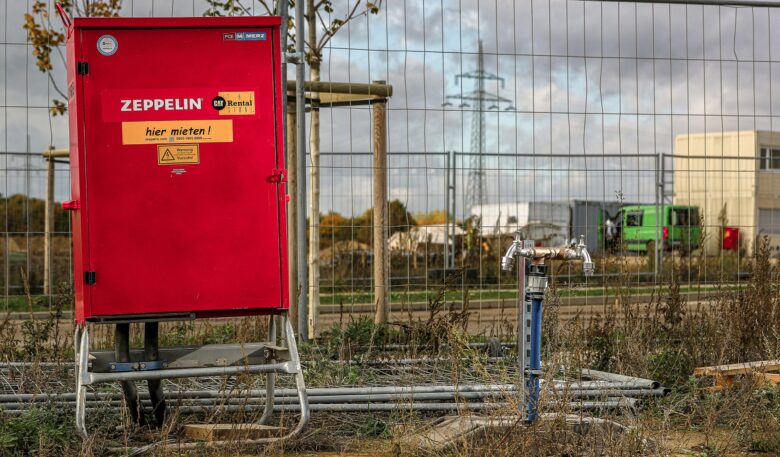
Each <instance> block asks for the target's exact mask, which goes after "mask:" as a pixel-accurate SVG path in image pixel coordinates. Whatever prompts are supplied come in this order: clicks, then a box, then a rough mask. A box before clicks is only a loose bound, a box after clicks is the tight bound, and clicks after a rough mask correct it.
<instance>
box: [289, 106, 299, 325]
mask: <svg viewBox="0 0 780 457" xmlns="http://www.w3.org/2000/svg"><path fill="white" fill-rule="evenodd" d="M296 116H297V115H296V113H295V103H287V163H288V164H289V165H287V195H289V196H291V197H293V198H295V196H296V195H298V167H297V166H296V162H297V160H298V154H297V150H296V149H295V148H296V142H295V136H296V135H295V129H296V127H297V125H298V122H297V119H296ZM297 228H298V205H297V204H296V202H295V201H294V200H292V199H291V201H290V202H289V203H288V204H287V248H288V249H287V252H288V259H287V265H288V268H289V271H288V278H289V290H290V292H289V293H290V300H291V301H293V300H295V298H296V297H298V287H299V284H298V237H297V236H296V230H297ZM288 316H289V318H290V323H291V324H292V326H293V328H294V329H297V328H298V307H297V303H295V304H292V303H291V304H290V310H289V311H288Z"/></svg>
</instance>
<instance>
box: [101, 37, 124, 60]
mask: <svg viewBox="0 0 780 457" xmlns="http://www.w3.org/2000/svg"><path fill="white" fill-rule="evenodd" d="M117 49H119V43H117V41H116V38H114V37H113V36H112V35H103V36H101V37H100V38H98V40H97V50H98V52H99V53H101V54H103V55H104V56H113V55H114V54H115V53H116V50H117Z"/></svg>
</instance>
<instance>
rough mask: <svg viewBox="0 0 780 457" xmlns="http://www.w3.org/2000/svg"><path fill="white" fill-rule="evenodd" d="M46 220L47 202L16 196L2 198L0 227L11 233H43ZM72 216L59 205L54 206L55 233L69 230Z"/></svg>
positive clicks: (0, 200) (0, 199) (0, 198)
mask: <svg viewBox="0 0 780 457" xmlns="http://www.w3.org/2000/svg"><path fill="white" fill-rule="evenodd" d="M45 220H46V202H45V201H44V200H41V199H39V198H27V196H26V195H21V194H16V195H11V196H10V197H7V198H6V197H2V196H0V227H5V229H4V230H5V231H6V232H10V233H20V234H21V233H28V232H37V233H43V231H44V230H45V224H46V222H45ZM69 220H70V215H69V214H68V213H67V212H66V211H65V210H63V209H62V207H61V206H60V205H59V204H55V205H54V231H55V232H67V231H68V230H69V227H70V226H69Z"/></svg>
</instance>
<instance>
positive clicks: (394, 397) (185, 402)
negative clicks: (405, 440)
mask: <svg viewBox="0 0 780 457" xmlns="http://www.w3.org/2000/svg"><path fill="white" fill-rule="evenodd" d="M507 394H508V393H507V392H498V391H483V392H463V393H457V394H456V393H454V392H441V393H415V394H377V395H368V396H366V395H332V396H329V395H326V396H312V397H309V402H310V403H311V404H325V403H356V404H362V403H376V402H417V401H432V400H450V401H452V400H456V399H463V400H479V399H485V398H495V397H503V396H505V395H507ZM665 394H666V391H665V390H664V389H662V388H661V389H654V390H651V389H646V390H623V391H621V390H612V391H601V390H592V391H587V390H586V391H571V392H569V393H568V395H566V396H565V397H564V398H570V399H575V398H637V397H660V396H663V395H665ZM556 397H559V396H556ZM263 400H264V396H257V397H238V398H236V397H230V398H226V397H213V398H180V399H179V402H178V403H177V404H176V403H175V405H178V406H179V407H182V406H191V405H212V406H213V405H218V404H227V405H244V404H247V405H248V404H250V403H259V402H261V401H263ZM95 401H98V402H100V403H101V404H103V405H112V406H120V405H121V404H122V402H121V397H119V396H115V397H113V398H107V397H102V398H94V399H92V401H90V403H94V402H95ZM297 401H298V399H297V397H294V396H275V397H274V403H280V404H285V403H295V402H297ZM518 401H519V399H518ZM35 403H36V402H9V403H4V404H2V408H3V409H4V410H16V409H29V408H30V407H31V406H32V405H33V404H35ZM57 403H59V404H65V405H70V404H73V403H75V400H73V399H60V400H59V401H57ZM141 403H142V405H143V406H150V405H151V401H150V398H149V397H148V396H147V397H146V398H144V397H143V396H142V397H141Z"/></svg>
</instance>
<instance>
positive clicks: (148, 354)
mask: <svg viewBox="0 0 780 457" xmlns="http://www.w3.org/2000/svg"><path fill="white" fill-rule="evenodd" d="M159 332H160V323H159V322H147V323H146V324H144V359H145V360H146V361H148V362H156V361H158V360H160V342H159ZM146 382H147V384H148V386H149V398H150V399H151V401H152V414H154V420H155V422H156V423H157V426H158V427H162V426H163V424H164V423H165V392H164V391H163V386H162V379H149V380H147V381H146Z"/></svg>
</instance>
